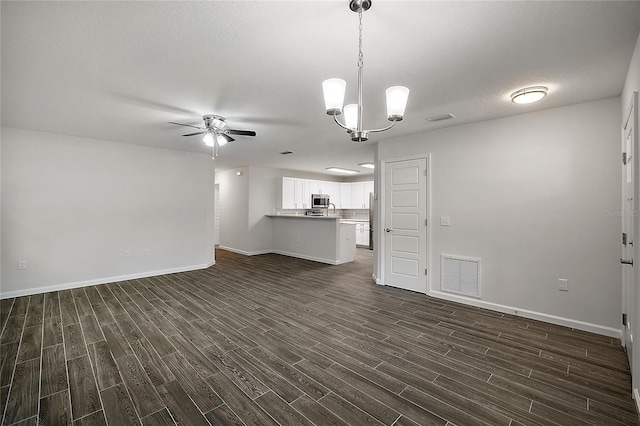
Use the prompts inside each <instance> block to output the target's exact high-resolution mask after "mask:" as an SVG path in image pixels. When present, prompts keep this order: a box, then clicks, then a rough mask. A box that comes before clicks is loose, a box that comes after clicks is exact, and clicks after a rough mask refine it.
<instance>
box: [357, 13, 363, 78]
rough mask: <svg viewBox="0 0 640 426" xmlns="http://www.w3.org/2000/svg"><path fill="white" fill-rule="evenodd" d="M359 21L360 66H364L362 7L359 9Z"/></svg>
mask: <svg viewBox="0 0 640 426" xmlns="http://www.w3.org/2000/svg"><path fill="white" fill-rule="evenodd" d="M358 21H359V24H360V25H359V27H358V30H359V34H360V38H359V40H358V68H362V67H363V65H364V55H363V54H362V7H361V8H360V9H359V10H358Z"/></svg>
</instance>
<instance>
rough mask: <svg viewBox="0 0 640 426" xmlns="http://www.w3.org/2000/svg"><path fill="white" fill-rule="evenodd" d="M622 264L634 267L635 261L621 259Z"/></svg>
mask: <svg viewBox="0 0 640 426" xmlns="http://www.w3.org/2000/svg"><path fill="white" fill-rule="evenodd" d="M620 263H622V264H623V265H631V266H633V259H631V260H627V259H620Z"/></svg>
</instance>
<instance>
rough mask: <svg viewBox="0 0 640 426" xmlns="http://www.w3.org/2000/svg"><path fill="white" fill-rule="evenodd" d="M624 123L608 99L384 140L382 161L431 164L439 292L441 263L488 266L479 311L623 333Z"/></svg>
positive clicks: (434, 277) (434, 282)
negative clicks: (445, 219)
mask: <svg viewBox="0 0 640 426" xmlns="http://www.w3.org/2000/svg"><path fill="white" fill-rule="evenodd" d="M620 114H621V111H620V98H611V99H605V100H601V101H596V102H590V103H583V104H577V105H573V106H568V107H563V108H556V109H550V110H546V111H541V112H535V113H529V114H522V115H517V116H513V117H509V118H504V119H499V120H492V121H486V122H481V123H475V124H469V125H464V126H459V127H451V128H446V129H441V130H436V131H432V132H427V133H423V134H420V135H414V136H409V137H402V138H397V139H393V140H388V141H384V142H380V143H379V144H378V160H388V159H391V158H396V157H402V156H410V155H425V154H427V153H430V154H431V193H430V197H431V198H430V199H431V206H432V217H431V223H432V225H433V226H432V228H431V229H432V235H431V243H432V246H431V248H432V250H431V252H430V257H429V270H430V271H431V272H430V291H431V292H432V294H436V293H435V292H439V291H440V255H441V253H447V254H454V255H462V256H471V257H480V258H482V299H481V301H480V302H481V304H485V306H492V305H493V307H494V308H495V307H502V308H504V307H510V308H515V309H518V310H527V311H531V313H537V314H541V316H542V317H543V318H544V319H545V320H547V321H551V322H557V323H564V324H570V325H573V326H576V327H580V328H586V329H595V330H596V331H600V332H603V333H607V334H615V333H616V332H617V330H619V322H620V312H621V302H620V292H621V272H620V264H619V257H620V256H619V255H620V247H619V243H620V220H619V218H617V217H608V216H607V215H606V214H605V212H606V211H607V210H617V209H619V206H620V197H621V188H620V149H619V147H620ZM441 216H450V217H451V226H450V227H440V226H439V218H440V217H441ZM376 228H377V229H382V228H384V224H382V223H378V224H377V227H376ZM378 247H379V245H378ZM378 253H379V252H378ZM381 263H383V262H382V260H381V259H378V262H377V263H376V268H377V269H376V271H375V273H376V275H377V276H378V278H379V279H380V278H382V277H380V276H379V274H380V267H379V265H380V264H381ZM559 278H566V279H568V280H569V291H568V292H560V291H558V279H559ZM439 296H441V295H439ZM467 302H470V303H474V301H473V300H472V299H469V300H467ZM476 302H477V301H476ZM503 310H504V309H503ZM506 310H507V311H509V310H508V309H506ZM565 320H568V321H565ZM592 326H593V327H592Z"/></svg>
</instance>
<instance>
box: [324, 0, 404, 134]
mask: <svg viewBox="0 0 640 426" xmlns="http://www.w3.org/2000/svg"><path fill="white" fill-rule="evenodd" d="M371 1H372V0H351V1H350V2H349V9H351V10H352V11H353V12H357V13H358V22H359V26H358V30H359V39H358V103H357V104H349V105H345V106H344V108H343V107H342V106H343V104H344V93H345V90H346V87H347V82H346V81H344V80H342V79H340V78H330V79H328V80H325V81H323V82H322V91H323V92H324V103H325V107H326V109H327V114H328V115H332V116H333V119H334V121H335V122H336V123H337V124H338V125H339V126H340V127H342V128H343V129H346V131H347V133H348V134H349V135H350V136H351V140H352V141H354V142H365V141H366V140H367V139H369V133H374V132H383V131H385V130H389V129H390V128H392V127H393V126H394V125H395V124H396V122H398V121H402V118H403V116H404V110H405V107H406V106H407V99H408V98H409V89H407V88H406V87H404V86H393V87H389V88H388V89H387V91H386V97H387V120H389V121H390V122H391V124H390V125H388V126H387V127H384V128H381V129H373V130H364V129H363V128H362V121H363V117H362V115H363V107H362V68H363V66H364V59H363V55H362V12H364V11H367V10H369V8H371ZM343 112H344V121H345V122H344V124H342V123H341V122H340V121H339V120H338V116H339V115H340V114H342V113H343Z"/></svg>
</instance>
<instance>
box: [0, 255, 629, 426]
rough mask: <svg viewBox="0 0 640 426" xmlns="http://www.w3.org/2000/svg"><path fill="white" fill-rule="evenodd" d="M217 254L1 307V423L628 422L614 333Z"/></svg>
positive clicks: (314, 268)
mask: <svg viewBox="0 0 640 426" xmlns="http://www.w3.org/2000/svg"><path fill="white" fill-rule="evenodd" d="M371 270H372V260H371V253H370V252H369V251H368V250H363V249H359V250H358V256H357V259H356V261H355V262H353V263H350V264H345V265H340V266H328V265H323V264H319V263H314V262H309V261H304V260H300V259H294V258H288V257H284V256H279V255H261V256H253V257H245V256H241V255H237V254H234V253H229V252H225V251H222V250H218V251H217V264H216V265H215V266H213V267H211V268H209V269H206V270H201V271H193V272H185V273H179V274H171V275H165V276H159V277H153V278H146V279H138V280H131V281H124V282H118V283H112V284H105V285H99V286H93V287H85V288H79V289H74V290H66V291H59V292H52V293H46V294H37V295H33V296H28V297H20V298H16V299H5V300H2V301H0V324H1V327H2V331H1V335H0V343H1V347H0V410H1V411H0V413H2V422H1V423H2V424H3V425H13V424H20V425H35V424H41V425H64V424H73V425H105V424H108V425H118V426H120V425H129V424H131V425H140V424H144V425H173V424H181V425H208V424H225V425H226V424H228V425H242V424H244V425H276V424H280V425H312V424H315V425H322V426H324V425H340V424H350V425H397V426H402V425H454V424H455V425H504V426H509V425H510V426H517V425H562V426H566V425H579V424H585V425H638V420H637V419H638V417H637V415H636V412H635V407H634V404H633V401H632V399H631V385H630V376H629V370H628V364H627V361H626V357H625V353H624V351H623V350H622V348H621V346H620V342H619V341H617V340H614V339H611V338H609V337H604V336H599V335H595V334H590V333H586V332H582V331H576V330H571V329H568V328H563V327H559V326H554V325H549V324H544V323H541V322H537V321H532V320H526V319H522V318H518V317H513V316H509V315H503V314H500V313H496V312H491V311H487V310H481V309H476V308H472V307H468V306H463V305H458V304H454V303H449V302H443V301H441V300H437V299H432V298H429V297H426V296H424V295H420V294H416V293H411V292H407V291H403V290H399V289H394V288H387V287H381V286H376V285H375V284H373V283H372V281H371Z"/></svg>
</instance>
